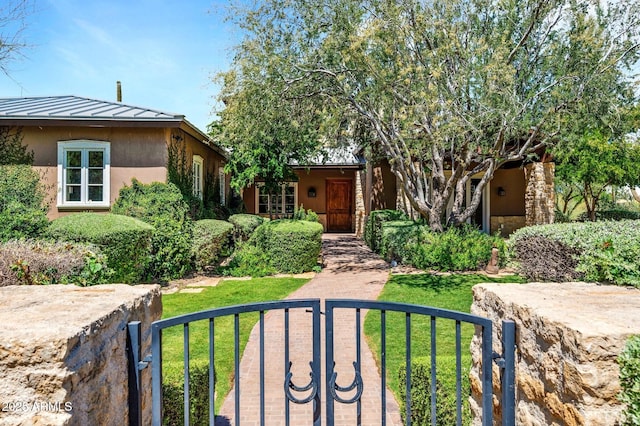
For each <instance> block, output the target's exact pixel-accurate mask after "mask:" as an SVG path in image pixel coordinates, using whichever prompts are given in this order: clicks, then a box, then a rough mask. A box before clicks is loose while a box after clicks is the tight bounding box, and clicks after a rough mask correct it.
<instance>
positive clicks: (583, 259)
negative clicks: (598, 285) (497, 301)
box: [509, 220, 640, 287]
mask: <svg viewBox="0 0 640 426" xmlns="http://www.w3.org/2000/svg"><path fill="white" fill-rule="evenodd" d="M550 247H555V250H556V252H557V253H555V254H554V255H549V248H550ZM509 252H510V254H511V257H512V258H513V259H514V260H515V261H516V262H517V263H518V268H519V273H520V274H521V275H523V276H525V277H527V278H534V279H539V280H546V281H556V280H558V278H559V277H558V276H557V273H556V271H555V270H554V269H555V268H558V267H561V268H562V275H566V276H567V277H571V278H578V279H584V280H587V281H594V282H604V283H612V284H619V285H633V286H636V287H640V263H638V259H639V258H640V221H638V220H620V221H598V222H579V223H561V224H553V225H538V226H529V227H526V228H521V229H519V230H517V231H516V232H514V233H513V234H511V237H510V238H509Z"/></svg>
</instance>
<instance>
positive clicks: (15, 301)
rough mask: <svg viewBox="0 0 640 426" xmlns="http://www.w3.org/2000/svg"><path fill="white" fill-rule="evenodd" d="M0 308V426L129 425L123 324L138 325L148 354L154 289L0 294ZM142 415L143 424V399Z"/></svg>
mask: <svg viewBox="0 0 640 426" xmlns="http://www.w3.org/2000/svg"><path fill="white" fill-rule="evenodd" d="M0 306H1V307H2V308H1V309H0V324H2V328H1V329H0V383H2V385H1V386H0V403H2V410H0V425H9V424H11V425H14V424H25V425H26V424H29V425H53V424H55V425H97V424H108V425H116V424H117V425H126V424H128V423H129V418H128V416H129V409H128V400H127V398H128V395H129V392H128V372H127V368H128V361H127V353H126V342H127V323H128V322H130V321H136V320H137V321H141V322H142V331H143V336H142V342H143V354H146V353H148V352H149V350H150V347H151V334H150V330H151V327H150V325H151V322H152V321H155V320H158V319H160V316H161V314H162V303H161V300H160V287H159V286H151V285H139V286H128V285H117V284H114V285H100V286H95V287H77V286H73V285H51V286H9V287H0ZM147 370H149V369H146V370H144V371H143V372H142V373H143V374H142V388H143V389H150V388H151V373H150V371H147ZM142 411H143V413H144V414H145V418H147V419H148V418H150V414H151V394H150V392H147V393H146V394H145V395H144V396H143V400H142Z"/></svg>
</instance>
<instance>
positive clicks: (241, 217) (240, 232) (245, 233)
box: [229, 213, 264, 242]
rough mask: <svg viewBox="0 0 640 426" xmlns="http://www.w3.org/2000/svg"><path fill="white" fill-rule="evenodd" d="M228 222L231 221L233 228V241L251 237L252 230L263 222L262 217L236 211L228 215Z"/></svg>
mask: <svg viewBox="0 0 640 426" xmlns="http://www.w3.org/2000/svg"><path fill="white" fill-rule="evenodd" d="M229 222H231V223H232V224H233V226H234V228H235V235H234V239H235V241H238V242H239V241H246V240H248V239H249V237H251V234H253V231H255V229H256V228H257V227H258V226H260V225H261V224H262V222H264V218H262V217H261V216H257V215H254V214H245V213H238V214H234V215H231V216H229Z"/></svg>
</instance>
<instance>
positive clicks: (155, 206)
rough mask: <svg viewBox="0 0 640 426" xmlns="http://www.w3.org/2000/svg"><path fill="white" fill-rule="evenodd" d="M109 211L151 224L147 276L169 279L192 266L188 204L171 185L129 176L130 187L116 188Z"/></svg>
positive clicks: (179, 275)
mask: <svg viewBox="0 0 640 426" xmlns="http://www.w3.org/2000/svg"><path fill="white" fill-rule="evenodd" d="M111 212H112V213H115V214H121V215H126V216H131V217H135V218H137V219H140V220H142V221H143V222H146V223H148V224H150V225H152V226H153V227H154V233H153V237H152V239H151V259H150V261H149V263H148V264H147V270H146V276H147V277H149V278H153V279H160V280H169V279H173V278H179V277H182V276H183V275H184V274H185V273H187V272H188V271H190V270H192V269H193V256H192V251H191V246H192V226H193V223H192V221H191V219H190V218H189V215H188V213H189V206H188V205H187V204H186V203H185V202H184V200H183V198H182V194H181V192H180V190H179V189H178V188H177V187H176V186H175V185H174V184H171V183H169V184H166V183H161V182H153V183H150V184H143V183H140V182H139V181H138V180H136V179H133V180H132V181H131V186H124V187H123V188H122V189H120V195H119V197H118V199H117V200H116V202H115V204H114V205H113V207H112V208H111Z"/></svg>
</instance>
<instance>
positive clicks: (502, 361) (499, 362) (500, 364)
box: [491, 352, 507, 370]
mask: <svg viewBox="0 0 640 426" xmlns="http://www.w3.org/2000/svg"><path fill="white" fill-rule="evenodd" d="M491 358H493V362H495V363H496V365H497V366H498V367H500V368H501V369H503V370H504V368H505V367H506V366H507V362H506V361H505V359H504V357H503V356H502V355H501V354H499V353H497V352H494V353H493V354H492V355H491Z"/></svg>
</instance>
